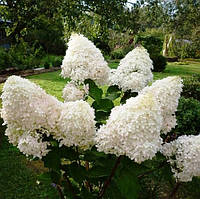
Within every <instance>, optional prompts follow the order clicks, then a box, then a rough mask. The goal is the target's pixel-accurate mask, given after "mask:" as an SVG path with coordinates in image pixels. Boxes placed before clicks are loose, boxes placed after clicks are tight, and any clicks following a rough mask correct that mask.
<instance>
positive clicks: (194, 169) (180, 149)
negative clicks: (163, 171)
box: [161, 135, 200, 182]
mask: <svg viewBox="0 0 200 199" xmlns="http://www.w3.org/2000/svg"><path fill="white" fill-rule="evenodd" d="M161 152H162V153H163V154H164V155H165V156H166V157H167V158H168V161H169V162H170V164H171V169H172V172H173V173H174V177H175V178H176V179H177V180H178V181H182V182H188V181H192V178H193V176H200V135H197V136H194V135H189V136H186V135H183V136H180V137H179V138H178V139H177V140H174V141H172V142H170V143H166V144H164V145H163V147H162V150H161Z"/></svg>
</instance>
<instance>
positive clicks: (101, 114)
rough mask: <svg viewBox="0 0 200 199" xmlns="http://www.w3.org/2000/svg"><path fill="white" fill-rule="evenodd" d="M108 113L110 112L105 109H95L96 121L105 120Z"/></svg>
mask: <svg viewBox="0 0 200 199" xmlns="http://www.w3.org/2000/svg"><path fill="white" fill-rule="evenodd" d="M109 115H110V112H105V111H95V118H96V121H102V120H107V119H108V117H109Z"/></svg>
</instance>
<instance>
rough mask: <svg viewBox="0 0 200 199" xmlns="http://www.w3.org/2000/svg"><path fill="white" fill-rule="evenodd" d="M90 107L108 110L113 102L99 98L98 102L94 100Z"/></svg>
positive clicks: (112, 105)
mask: <svg viewBox="0 0 200 199" xmlns="http://www.w3.org/2000/svg"><path fill="white" fill-rule="evenodd" d="M92 107H93V108H94V109H95V110H99V111H105V112H109V111H111V109H112V108H113V107H114V104H113V102H112V101H111V100H109V99H100V100H99V101H98V102H97V101H94V102H93V104H92Z"/></svg>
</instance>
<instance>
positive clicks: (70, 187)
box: [63, 173, 76, 198]
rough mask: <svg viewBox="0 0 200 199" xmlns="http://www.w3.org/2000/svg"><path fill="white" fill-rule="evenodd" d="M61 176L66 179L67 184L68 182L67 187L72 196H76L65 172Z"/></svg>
mask: <svg viewBox="0 0 200 199" xmlns="http://www.w3.org/2000/svg"><path fill="white" fill-rule="evenodd" d="M63 177H64V178H65V179H66V180H67V184H68V186H69V189H70V190H71V193H72V194H73V196H74V198H76V193H75V192H74V189H73V186H72V184H71V182H70V180H69V178H68V176H67V174H66V173H65V174H64V175H63Z"/></svg>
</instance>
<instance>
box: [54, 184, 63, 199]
mask: <svg viewBox="0 0 200 199" xmlns="http://www.w3.org/2000/svg"><path fill="white" fill-rule="evenodd" d="M56 189H57V190H58V193H59V195H60V198H61V199H65V197H64V195H63V193H62V190H61V187H60V185H58V184H57V185H56Z"/></svg>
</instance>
